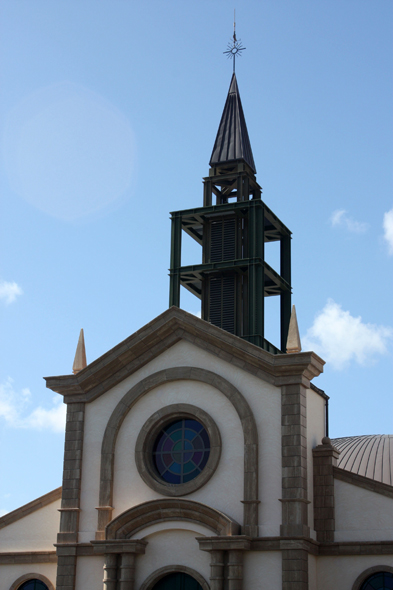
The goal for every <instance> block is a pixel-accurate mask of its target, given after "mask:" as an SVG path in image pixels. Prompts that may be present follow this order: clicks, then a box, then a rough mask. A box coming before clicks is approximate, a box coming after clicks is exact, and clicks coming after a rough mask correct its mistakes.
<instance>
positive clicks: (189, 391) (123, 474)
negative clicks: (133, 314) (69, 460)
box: [113, 381, 244, 523]
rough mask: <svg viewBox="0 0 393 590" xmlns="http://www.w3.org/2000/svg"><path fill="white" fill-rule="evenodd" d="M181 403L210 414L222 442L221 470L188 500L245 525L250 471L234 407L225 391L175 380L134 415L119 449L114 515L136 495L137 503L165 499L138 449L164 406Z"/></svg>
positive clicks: (122, 432) (145, 400) (124, 429)
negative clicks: (145, 428) (142, 466)
mask: <svg viewBox="0 0 393 590" xmlns="http://www.w3.org/2000/svg"><path fill="white" fill-rule="evenodd" d="M176 403H186V404H192V405H195V406H197V407H198V408H201V409H202V410H204V411H205V412H206V413H207V414H209V415H210V416H211V417H212V418H213V420H214V421H215V423H216V424H217V426H218V429H219V431H220V434H221V441H222V452H221V458H220V462H219V464H218V468H217V471H216V472H215V474H214V475H213V477H212V478H211V479H210V480H209V481H208V482H207V483H206V484H205V485H204V486H203V487H202V488H200V489H199V490H197V491H196V492H194V493H193V494H189V495H188V496H187V498H190V499H192V500H195V501H197V502H202V503H204V504H208V505H209V506H212V507H213V508H216V509H218V510H221V511H222V512H224V513H225V514H228V515H229V516H231V517H232V518H234V519H235V520H237V522H240V523H241V522H242V520H243V504H241V500H242V499H243V472H244V469H243V464H244V452H243V444H244V443H243V441H244V439H243V431H242V427H241V422H240V419H239V416H238V414H237V412H236V411H235V409H234V407H233V405H232V404H231V403H230V401H229V400H228V399H227V398H226V397H225V396H224V395H223V394H222V393H221V392H220V391H217V389H215V388H214V387H212V386H211V385H207V384H205V383H199V382H197V381H175V382H172V383H166V384H165V385H162V386H160V387H157V388H156V389H154V390H153V391H151V392H150V393H148V394H147V395H145V396H144V397H143V398H141V399H140V400H139V401H138V402H137V403H136V404H135V406H134V408H133V410H132V411H131V412H129V413H128V415H127V417H126V419H125V420H124V422H123V424H122V427H121V428H120V432H119V435H118V438H117V444H116V456H115V477H114V486H113V490H114V495H113V506H114V507H115V510H114V513H113V516H114V517H115V516H117V515H118V514H121V513H122V512H124V510H127V508H129V506H130V491H131V490H132V502H133V503H134V504H140V503H142V502H148V501H149V500H155V499H157V498H161V497H162V495H161V494H159V493H157V492H154V491H153V490H152V489H151V488H150V487H149V486H147V485H146V484H145V483H144V481H143V480H142V479H141V477H140V476H139V473H138V470H137V467H136V463H135V451H134V450H135V445H136V439H137V436H138V434H139V431H140V428H141V426H142V425H143V424H144V423H145V422H146V420H147V419H148V418H149V417H150V416H151V415H152V414H154V413H155V412H157V411H158V410H159V409H161V408H162V407H163V406H167V405H170V404H176ZM223 490H225V494H223V493H222V491H223Z"/></svg>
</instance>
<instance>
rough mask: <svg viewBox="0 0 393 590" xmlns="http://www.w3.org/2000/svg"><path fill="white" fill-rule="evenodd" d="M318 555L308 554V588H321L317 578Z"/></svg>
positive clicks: (315, 589)
mask: <svg viewBox="0 0 393 590" xmlns="http://www.w3.org/2000/svg"><path fill="white" fill-rule="evenodd" d="M317 567H318V564H317V557H316V556H315V555H311V554H310V553H309V554H308V590H319V587H318V578H317Z"/></svg>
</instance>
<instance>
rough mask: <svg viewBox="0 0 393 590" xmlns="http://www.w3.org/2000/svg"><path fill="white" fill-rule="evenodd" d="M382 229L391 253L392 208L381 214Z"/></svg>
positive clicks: (392, 238)
mask: <svg viewBox="0 0 393 590" xmlns="http://www.w3.org/2000/svg"><path fill="white" fill-rule="evenodd" d="M383 231H384V236H383V237H384V238H385V240H386V241H387V243H388V251H389V254H391V255H393V208H392V209H390V211H388V212H387V213H385V215H384V216H383Z"/></svg>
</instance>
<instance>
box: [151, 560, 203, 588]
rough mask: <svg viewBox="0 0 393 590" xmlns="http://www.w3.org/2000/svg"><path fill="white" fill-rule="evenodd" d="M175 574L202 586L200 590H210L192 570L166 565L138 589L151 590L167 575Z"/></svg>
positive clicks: (185, 567)
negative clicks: (185, 575)
mask: <svg viewBox="0 0 393 590" xmlns="http://www.w3.org/2000/svg"><path fill="white" fill-rule="evenodd" d="M176 572H182V573H185V574H188V575H189V576H191V577H192V578H194V579H195V580H196V581H197V582H198V583H199V584H200V585H201V586H202V590H210V586H209V584H208V583H207V582H206V580H205V579H204V578H203V577H202V576H201V574H199V573H198V572H197V571H195V570H194V569H191V568H190V567H187V566H184V565H168V566H165V567H161V568H160V569H158V570H156V571H155V572H153V573H152V574H150V576H149V577H148V578H146V580H145V581H144V582H143V584H142V586H141V587H140V590H153V589H154V586H155V584H156V583H157V582H159V581H160V580H161V579H162V578H164V577H165V576H166V575H167V574H173V573H176Z"/></svg>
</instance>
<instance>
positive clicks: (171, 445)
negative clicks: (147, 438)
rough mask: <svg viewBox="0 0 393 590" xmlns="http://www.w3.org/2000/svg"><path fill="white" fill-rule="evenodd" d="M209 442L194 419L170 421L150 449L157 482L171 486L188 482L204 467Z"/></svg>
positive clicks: (208, 451)
mask: <svg viewBox="0 0 393 590" xmlns="http://www.w3.org/2000/svg"><path fill="white" fill-rule="evenodd" d="M209 454H210V440H209V436H208V434H207V432H206V430H205V428H204V427H203V426H202V424H200V423H199V422H197V420H191V419H187V418H185V419H183V420H176V422H171V423H170V424H168V425H167V426H165V428H163V429H162V430H161V431H160V433H159V434H158V436H157V438H156V441H155V444H154V447H153V460H154V465H155V468H156V469H157V472H158V474H159V475H160V477H161V479H163V480H164V481H166V482H168V483H171V484H180V483H186V482H188V481H191V480H192V479H194V478H195V477H197V475H199V473H200V472H201V471H202V469H203V468H204V467H205V465H206V463H207V460H208V459H209Z"/></svg>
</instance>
